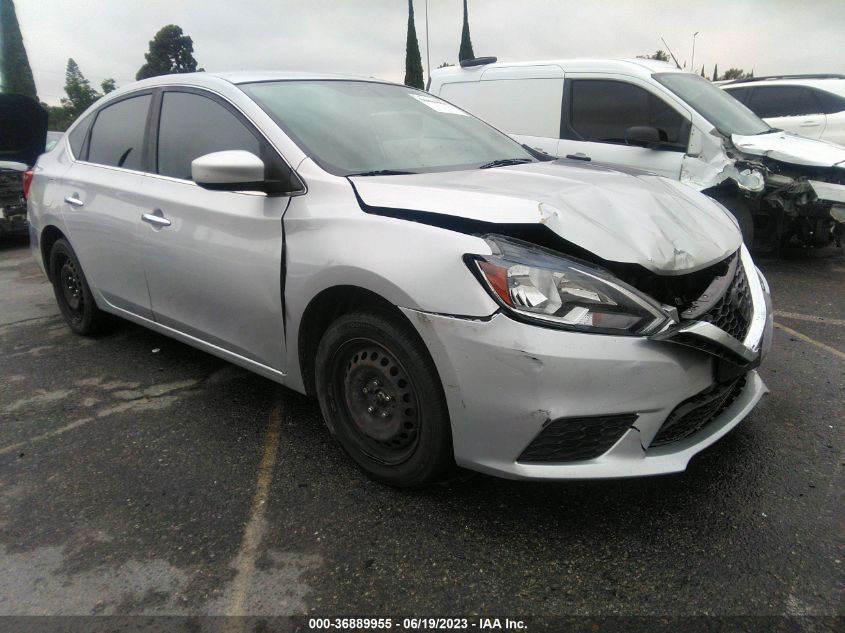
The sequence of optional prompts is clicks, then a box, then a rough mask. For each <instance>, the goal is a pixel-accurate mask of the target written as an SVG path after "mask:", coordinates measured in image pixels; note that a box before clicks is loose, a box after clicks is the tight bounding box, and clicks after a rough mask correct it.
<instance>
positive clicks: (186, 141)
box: [157, 92, 261, 180]
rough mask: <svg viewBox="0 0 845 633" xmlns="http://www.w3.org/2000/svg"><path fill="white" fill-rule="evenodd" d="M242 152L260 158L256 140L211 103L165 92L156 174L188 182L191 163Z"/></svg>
mask: <svg viewBox="0 0 845 633" xmlns="http://www.w3.org/2000/svg"><path fill="white" fill-rule="evenodd" d="M235 149H240V150H245V151H247V152H251V153H253V154H255V155H256V156H261V146H260V143H259V141H258V139H257V138H256V137H255V135H253V133H252V132H251V131H250V130H249V129H248V128H247V127H246V126H245V125H244V124H243V123H241V122H240V120H239V119H238V118H237V117H236V116H235V115H234V114H232V113H231V112H230V111H229V110H227V109H226V108H225V107H223V106H222V105H220V104H219V103H216V102H215V101H214V100H212V99H210V98H208V97H203V96H201V95H198V94H193V93H189V92H165V93H164V95H163V96H162V104H161V122H160V124H159V133H158V163H157V164H158V173H159V174H162V175H163V176H171V177H173V178H181V179H183V180H191V162H192V161H193V160H194V159H195V158H199V157H200V156H203V155H204V154H210V153H212V152H222V151H226V150H235Z"/></svg>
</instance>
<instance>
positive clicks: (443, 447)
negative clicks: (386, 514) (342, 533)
mask: <svg viewBox="0 0 845 633" xmlns="http://www.w3.org/2000/svg"><path fill="white" fill-rule="evenodd" d="M315 367H316V387H317V397H318V399H319V401H320V409H321V410H322V413H323V417H324V419H325V420H326V424H327V425H328V427H329V430H330V431H331V433H332V435H334V436H335V438H336V439H337V440H338V442H339V443H340V445H341V446H342V447H343V449H344V450H345V451H346V452H347V453H348V454H349V456H350V457H351V458H352V459H353V460H354V461H355V463H356V464H358V466H359V467H360V468H361V469H362V470H363V471H364V472H365V473H367V475H369V476H370V477H372V478H373V479H375V480H377V481H380V482H382V483H385V484H389V485H391V486H399V487H411V486H422V485H425V484H428V483H432V482H435V481H438V480H440V479H444V478H446V477H448V476H449V475H450V474H451V473H452V472H453V471H454V470H455V460H454V451H453V449H452V429H451V424H450V422H449V412H448V408H447V406H446V398H445V396H444V395H443V387H442V384H441V382H440V378H439V376H438V374H437V370H436V368H435V366H434V362H433V361H432V360H431V357H430V355H429V354H428V350H427V349H426V348H425V345H424V344H423V342H422V341H421V340H420V338H419V336H418V335H417V333H416V332H415V331H414V330H413V328H412V327H411V326H410V325H409V324H408V323H405V322H403V320H402V319H401V318H399V317H397V316H395V315H393V314H391V313H390V312H388V311H382V310H373V311H361V312H354V313H350V314H346V315H343V316H342V317H340V318H339V319H337V320H336V321H335V322H334V323H332V324H331V325H330V326H329V328H328V330H326V333H325V334H324V335H323V338H322V340H321V341H320V344H319V346H318V348H317V358H316V362H315Z"/></svg>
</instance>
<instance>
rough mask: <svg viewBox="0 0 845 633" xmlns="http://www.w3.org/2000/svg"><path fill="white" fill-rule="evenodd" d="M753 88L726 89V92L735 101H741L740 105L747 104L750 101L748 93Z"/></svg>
mask: <svg viewBox="0 0 845 633" xmlns="http://www.w3.org/2000/svg"><path fill="white" fill-rule="evenodd" d="M750 90H751V88H725V92H727V93H728V94H729V95H730V96H732V97H733V98H734V99H736V100H737V101H739V102H740V103H745V102H746V100H747V99H748V92H749V91H750Z"/></svg>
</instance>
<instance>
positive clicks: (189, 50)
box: [135, 24, 202, 79]
mask: <svg viewBox="0 0 845 633" xmlns="http://www.w3.org/2000/svg"><path fill="white" fill-rule="evenodd" d="M144 58H145V59H146V60H147V63H146V64H144V65H143V66H141V68H140V69H139V70H138V72H137V73H136V75H135V79H147V78H148V77H158V76H159V75H174V74H177V73H192V72H196V71H197V70H200V71H202V68H200V69H197V60H196V59H194V41H193V40H192V39H191V38H190V37H189V36H187V35H185V34H183V33H182V27H180V26H176V25H175V24H168V25H167V26H164V27H162V28H161V29H160V30H159V32H158V33H156V34H155V37H154V38H153V39H152V40H150V50H149V52H148V53H145V54H144Z"/></svg>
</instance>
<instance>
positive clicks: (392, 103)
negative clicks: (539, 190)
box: [240, 80, 535, 176]
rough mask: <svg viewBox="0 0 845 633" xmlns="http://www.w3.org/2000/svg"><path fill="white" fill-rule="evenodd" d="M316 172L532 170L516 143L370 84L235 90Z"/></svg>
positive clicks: (414, 95) (448, 109)
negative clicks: (504, 165)
mask: <svg viewBox="0 0 845 633" xmlns="http://www.w3.org/2000/svg"><path fill="white" fill-rule="evenodd" d="M240 88H241V89H242V90H243V91H244V92H245V93H246V94H247V95H249V96H250V97H251V98H252V99H253V100H254V101H255V102H256V103H258V105H259V106H260V107H261V108H262V109H263V110H264V111H265V112H267V114H269V115H270V117H272V118H273V120H274V121H275V122H276V123H277V124H278V125H279V126H280V127H281V128H282V129H283V130H284V131H285V132H286V133H287V134H288V136H290V137H291V139H292V140H293V141H294V142H295V143H296V144H297V145H299V147H300V148H301V149H302V151H303V152H305V153H306V154H307V155H308V156H310V157H311V158H312V159H313V160H314V161H315V162H316V163H317V164H318V165H320V167H322V168H323V169H325V170H326V171H328V172H329V173H332V174H335V175H338V176H349V175H352V174H361V173H370V172H383V171H393V172H396V171H401V172H413V173H419V172H424V171H445V170H448V169H472V168H477V167H479V166H481V165H483V164H485V163H489V162H491V161H495V160H498V159H516V160H517V161H525V162H533V161H534V160H535V159H534V158H533V157H532V156H531V154H530V153H529V152H528V151H527V150H525V149H524V148H523V147H522V146H521V145H519V143H517V142H516V141H514V140H513V139H511V138H509V137H508V136H506V135H505V134H503V133H502V132H499V131H498V130H496V129H495V128H492V127H490V126H489V125H487V124H486V123H484V122H482V121H480V120H479V119H476V118H475V117H473V116H472V115H469V114H467V113H466V112H464V111H463V110H460V109H458V108H456V107H455V106H453V105H451V104H449V103H447V102H445V101H443V100H442V99H439V98H438V97H435V96H432V95H429V94H426V93H424V92H420V91H417V90H413V89H411V88H406V87H404V86H397V85H392V84H382V83H375V82H369V81H346V80H338V81H331V80H326V81H317V80H308V81H299V80H297V81H272V82H261V83H250V84H242V85H241V86H240Z"/></svg>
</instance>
